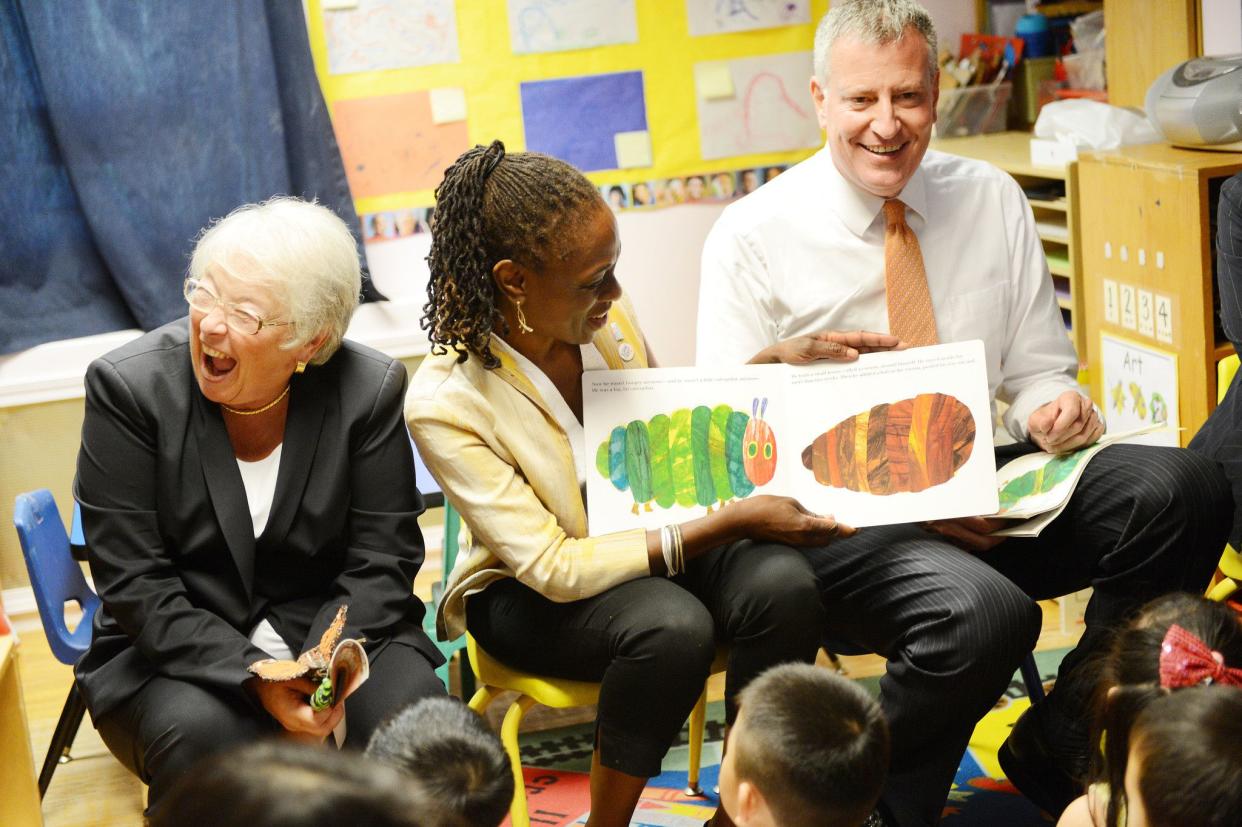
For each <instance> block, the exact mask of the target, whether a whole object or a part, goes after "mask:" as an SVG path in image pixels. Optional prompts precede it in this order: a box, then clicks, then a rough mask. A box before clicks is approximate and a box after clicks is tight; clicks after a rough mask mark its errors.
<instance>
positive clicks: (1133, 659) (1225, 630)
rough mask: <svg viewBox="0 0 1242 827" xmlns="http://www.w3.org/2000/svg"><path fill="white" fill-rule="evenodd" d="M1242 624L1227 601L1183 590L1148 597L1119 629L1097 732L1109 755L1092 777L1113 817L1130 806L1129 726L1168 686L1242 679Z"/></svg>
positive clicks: (1096, 761) (1101, 693)
mask: <svg viewBox="0 0 1242 827" xmlns="http://www.w3.org/2000/svg"><path fill="white" fill-rule="evenodd" d="M1239 667H1242V623H1239V621H1238V616H1237V615H1236V614H1235V613H1234V612H1233V611H1232V610H1231V609H1230V608H1229V607H1228V606H1225V605H1223V604H1221V603H1214V602H1212V601H1210V600H1207V599H1205V598H1203V597H1200V596H1197V595H1191V594H1184V593H1174V594H1168V595H1165V596H1164V597H1160V598H1157V599H1156V600H1153V601H1152V602H1151V603H1148V604H1147V605H1146V606H1144V607H1143V608H1142V609H1141V610H1139V613H1138V615H1136V616H1135V618H1134V619H1133V620H1132V621H1131V622H1130V623H1129V624H1127V625H1126V626H1125V627H1124V628H1123V629H1121V630H1120V631H1119V632H1118V633H1117V635H1116V637H1115V639H1114V640H1113V643H1112V646H1111V647H1110V648H1109V651H1108V653H1107V655H1106V657H1105V660H1104V666H1103V671H1102V677H1101V682H1100V686H1099V689H1098V694H1097V709H1098V714H1097V715H1096V718H1095V722H1094V723H1095V729H1096V732H1097V735H1100V734H1103V739H1102V740H1103V747H1104V748H1103V753H1102V754H1097V755H1095V756H1093V767H1092V775H1093V777H1095V778H1096V779H1099V780H1104V781H1107V782H1108V786H1109V788H1110V791H1111V792H1110V796H1109V807H1108V815H1107V822H1108V823H1109V824H1118V823H1119V822H1120V817H1121V813H1122V808H1123V806H1124V804H1123V802H1124V798H1125V796H1124V795H1122V794H1120V791H1121V790H1123V789H1124V786H1125V785H1124V782H1125V777H1126V764H1127V759H1128V756H1129V752H1130V732H1131V728H1132V727H1133V726H1134V722H1135V721H1136V720H1137V719H1138V717H1139V715H1140V714H1141V713H1142V712H1143V711H1144V710H1145V709H1147V707H1149V706H1150V705H1151V704H1152V703H1154V702H1155V701H1157V700H1160V699H1162V698H1164V697H1165V696H1166V695H1168V694H1169V693H1170V692H1172V693H1176V692H1177V691H1178V690H1181V689H1185V688H1187V687H1192V686H1199V685H1200V684H1202V683H1212V682H1215V683H1222V682H1227V681H1232V680H1236V681H1238V682H1239V683H1242V671H1236V672H1235V671H1230V670H1231V668H1233V669H1234V670H1237V669H1238V668H1239Z"/></svg>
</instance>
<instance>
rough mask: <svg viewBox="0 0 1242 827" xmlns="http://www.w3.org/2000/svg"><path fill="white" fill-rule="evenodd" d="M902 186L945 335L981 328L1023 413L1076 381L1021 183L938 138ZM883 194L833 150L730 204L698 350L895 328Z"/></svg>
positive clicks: (995, 377) (707, 355)
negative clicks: (839, 163) (840, 166)
mask: <svg viewBox="0 0 1242 827" xmlns="http://www.w3.org/2000/svg"><path fill="white" fill-rule="evenodd" d="M899 198H900V199H901V200H902V201H903V202H905V204H906V206H907V207H908V209H907V210H906V220H907V222H908V223H909V225H910V227H911V229H912V230H913V231H914V233H915V235H916V236H917V237H918V240H919V246H920V248H921V249H922V252H923V264H924V267H925V269H926V271H927V281H928V286H929V288H930V290H931V299H932V306H933V308H934V309H935V314H936V330H937V334H938V336H939V338H940V341H941V342H958V341H964V340H967V339H982V340H983V343H984V346H985V347H986V351H987V362H988V388H989V391H990V392H991V395H992V400H993V402H992V405H993V414H995V407H996V400H997V399H1001V400H1003V401H1005V402H1008V403H1009V408H1008V409H1007V410H1006V411H1005V415H1004V424H1005V427H1006V429H1007V430H1008V431H1009V433H1010V434H1012V435H1013V437H1014V438H1015V439H1019V440H1022V439H1026V437H1027V420H1028V419H1029V418H1030V415H1031V413H1032V412H1033V411H1034V410H1035V409H1036V408H1038V407H1039V406H1041V405H1043V404H1045V403H1047V402H1050V401H1052V400H1053V399H1055V398H1056V397H1057V396H1058V395H1059V394H1060V393H1062V392H1063V391H1066V390H1074V391H1076V390H1078V384H1077V381H1076V377H1077V372H1078V359H1077V358H1076V356H1075V354H1074V347H1073V345H1072V344H1071V343H1070V341H1069V338H1068V336H1066V333H1065V325H1064V324H1063V322H1062V320H1061V313H1060V310H1059V308H1058V307H1057V302H1056V296H1055V295H1054V293H1053V288H1052V279H1051V278H1050V276H1049V274H1048V264H1047V262H1046V261H1045V259H1044V252H1043V248H1042V247H1041V246H1040V241H1039V236H1038V234H1037V233H1036V229H1035V219H1034V217H1033V216H1032V214H1031V208H1030V205H1029V204H1028V203H1027V200H1026V198H1025V196H1024V195H1023V194H1022V190H1021V189H1020V188H1019V187H1018V184H1017V182H1015V181H1014V180H1013V179H1012V178H1011V177H1010V176H1009V175H1007V174H1006V173H1003V172H1001V171H1000V170H998V169H996V168H995V167H993V166H991V165H990V164H986V163H983V162H981V161H975V160H970V159H966V158H959V157H957V156H954V155H947V154H945V153H942V152H936V151H933V150H929V151H928V152H927V154H926V156H924V158H923V163H922V164H921V165H920V166H919V168H918V170H916V171H915V173H914V175H913V176H912V177H911V179H910V181H909V182H908V183H907V184H906V187H905V189H904V190H903V191H902V193H901V195H900V196H899ZM883 204H884V199H882V198H879V197H877V196H874V195H872V194H870V193H868V192H865V191H863V190H861V189H859V188H857V187H855V186H854V185H853V184H851V183H850V182H848V181H847V180H845V179H844V178H843V177H842V176H841V174H840V172H838V170H837V168H836V166H835V165H834V164H833V162H832V157H831V156H830V155H829V152H828V150H827V149H826V148H825V149H822V150H820V151H819V152H818V153H816V154H815V155H813V156H812V157H810V158H808V159H807V160H805V161H803V162H802V163H800V164H798V165H797V166H794V167H793V168H791V169H789V170H788V171H786V172H784V173H782V174H781V175H780V176H778V177H777V178H776V179H775V180H773V181H770V182H768V183H767V184H764V185H763V186H762V187H760V188H759V189H758V190H756V191H755V192H753V193H751V194H750V195H747V196H746V197H745V198H742V199H741V200H739V201H736V202H734V203H733V204H731V205H729V206H728V207H727V208H726V209H725V211H724V213H723V214H722V215H721V217H720V219H719V220H718V221H717V222H716V225H715V226H714V227H713V228H712V231H711V233H710V234H708V237H707V241H706V242H705V243H704V247H703V270H702V279H701V282H700V284H699V321H698V338H697V343H696V361H697V363H698V364H700V365H734V364H739V363H742V362H745V361H747V360H749V359H750V358H751V357H752V356H754V355H755V354H756V353H758V352H759V351H760V350H762V349H763V348H765V347H767V346H769V345H772V344H775V343H776V342H779V341H782V340H784V339H788V338H791V337H794V336H801V335H806V334H810V333H816V332H819V331H824V330H840V331H848V330H873V331H878V332H887V331H888V311H887V307H886V305H885V300H884V211H883Z"/></svg>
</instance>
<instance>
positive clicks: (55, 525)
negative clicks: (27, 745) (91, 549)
mask: <svg viewBox="0 0 1242 827" xmlns="http://www.w3.org/2000/svg"><path fill="white" fill-rule="evenodd" d="M13 524H14V525H15V526H16V527H17V537H18V540H20V542H21V546H22V554H23V555H24V556H25V558H26V571H27V572H28V573H29V575H30V586H31V589H33V591H34V596H35V604H36V605H37V606H38V607H39V619H40V620H41V621H43V633H44V634H45V635H47V642H48V645H49V646H50V647H51V649H52V654H53V655H55V656H56V659H57V660H58V661H60V662H61V663H63V664H65V665H67V666H73V665H74V664H75V663H77V660H78V658H80V657H81V656H82V655H83V654H84V653H85V652H86V647H87V646H89V645H90V642H91V623H92V621H93V620H94V618H95V612H96V611H98V609H99V597H98V595H96V594H95V592H94V591H92V590H91V587H90V586H88V585H87V583H86V578H85V577H83V576H82V568H81V566H79V565H78V563H77V562H76V561H75V560H74V559H73V557H72V555H71V554H70V553H69V535H68V534H67V533H66V532H65V524H64V522H62V521H61V519H60V511H58V510H57V508H56V501H55V500H54V499H53V498H52V492H51V491H48V490H47V489H46V488H40V489H39V490H38V491H31V492H29V493H26V494H19V495H17V502H16V504H15V506H14V509H13ZM71 600H72V601H75V602H76V603H77V604H78V605H79V606H80V607H81V609H82V620H81V622H80V623H78V625H77V628H75V629H74V630H73V631H69V625H68V623H66V622H65V604H66V603H68V602H69V601H71ZM85 712H86V703H85V701H83V700H82V693H81V692H80V691H79V689H78V683H77V681H76V680H75V681H74V682H73V685H72V686H70V687H69V697H68V698H66V699H65V706H64V709H63V710H61V713H60V720H59V721H57V722H56V731H55V732H54V733H53V734H52V743H51V745H50V746H49V747H48V750H47V757H46V758H45V759H44V761H43V769H42V771H41V772H40V773H39V796H40V797H42V796H43V794H44V793H45V792H47V787H48V784H50V783H51V781H52V773H54V772H55V771H56V765H57V764H63V763H66V762H68V761H69V760H71V756H70V755H69V748H70V747H72V746H73V739H74V736H76V735H77V734H78V727H79V725H81V723H82V715H83V713H85Z"/></svg>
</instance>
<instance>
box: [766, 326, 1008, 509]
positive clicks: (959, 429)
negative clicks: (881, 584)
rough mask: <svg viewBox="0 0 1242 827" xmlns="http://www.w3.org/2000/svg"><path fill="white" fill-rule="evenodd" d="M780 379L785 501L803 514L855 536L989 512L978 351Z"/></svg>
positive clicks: (942, 350) (868, 357)
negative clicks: (826, 517) (828, 520)
mask: <svg viewBox="0 0 1242 827" xmlns="http://www.w3.org/2000/svg"><path fill="white" fill-rule="evenodd" d="M787 370H788V371H789V373H790V380H789V388H788V390H787V391H786V400H787V404H788V410H786V411H785V415H784V421H785V427H784V433H783V434H782V438H783V440H784V447H786V455H788V454H792V455H793V456H792V457H791V459H792V462H789V463H787V465H788V466H789V473H790V474H792V476H793V484H792V485H791V487H790V489H789V493H790V494H791V495H792V496H794V497H797V498H798V499H799V500H800V501H801V502H802V504H803V505H804V506H806V508H808V509H809V510H811V511H814V512H817V513H820V514H832V515H833V516H835V517H836V518H837V519H838V520H839V521H841V522H843V523H846V524H848V525H852V526H855V527H862V526H869V525H886V524H892V523H907V522H918V521H922V520H935V519H947V518H951V517H967V516H974V515H978V514H990V513H992V512H994V511H995V510H996V508H997V493H996V457H995V454H994V453H993V445H992V434H993V427H992V407H991V397H990V396H989V393H988V384H987V367H986V363H985V361H984V348H983V343H982V342H980V341H978V340H972V341H968V342H955V343H952V344H945V345H932V346H930V347H921V348H912V349H910V350H901V351H889V352H885V353H865V354H863V355H862V356H860V357H859V358H858V361H856V362H849V363H829V362H824V363H819V364H816V365H809V366H805V367H801V366H800V367H788V368H787Z"/></svg>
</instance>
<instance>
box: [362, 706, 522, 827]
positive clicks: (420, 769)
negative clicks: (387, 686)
mask: <svg viewBox="0 0 1242 827" xmlns="http://www.w3.org/2000/svg"><path fill="white" fill-rule="evenodd" d="M367 755H368V756H370V757H371V758H375V759H376V760H378V761H380V762H382V763H384V764H387V765H389V766H392V767H396V768H397V769H399V770H404V771H406V772H407V773H409V775H410V776H411V779H410V783H411V785H412V786H414V787H416V788H417V789H418V791H419V793H420V794H421V795H422V796H423V797H424V798H425V799H426V800H427V801H428V802H429V806H430V809H427V810H424V811H423V812H422V813H421V816H422V817H423V819H424V820H426V821H427V822H428V823H429V824H436V825H440V827H496V825H498V824H500V822H501V821H503V820H504V817H505V815H506V814H507V813H508V812H509V805H510V804H511V803H512V801H513V772H512V770H511V769H510V765H509V758H508V756H507V755H506V754H505V750H504V747H503V746H502V745H501V743H500V739H499V738H497V737H496V734H495V733H493V732H492V731H491V730H490V729H489V728H488V726H487V724H486V723H485V722H484V721H483V719H482V718H480V717H479V716H478V715H476V714H475V713H474V712H472V711H470V709H469V707H467V706H466V705H465V704H463V703H462V702H461V701H459V700H457V699H456V698H447V697H440V698H424V699H422V700H421V701H419V702H418V703H415V704H412V705H410V706H408V707H406V708H405V709H404V710H402V711H401V712H400V713H398V714H397V715H396V716H394V717H393V718H392V719H391V720H389V721H386V722H385V723H384V724H382V725H381V726H380V728H379V729H377V730H376V731H375V733H374V734H373V735H372V736H371V742H370V743H369V744H368V745H367Z"/></svg>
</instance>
